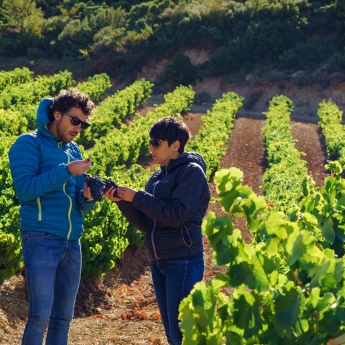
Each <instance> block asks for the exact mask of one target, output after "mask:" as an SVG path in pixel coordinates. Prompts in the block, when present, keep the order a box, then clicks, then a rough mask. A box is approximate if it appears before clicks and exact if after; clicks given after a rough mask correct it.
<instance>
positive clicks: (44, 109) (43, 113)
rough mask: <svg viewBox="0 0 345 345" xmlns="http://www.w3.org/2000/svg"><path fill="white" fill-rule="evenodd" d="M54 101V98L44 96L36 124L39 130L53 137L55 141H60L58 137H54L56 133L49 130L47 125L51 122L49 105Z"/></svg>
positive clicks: (38, 110)
mask: <svg viewBox="0 0 345 345" xmlns="http://www.w3.org/2000/svg"><path fill="white" fill-rule="evenodd" d="M52 103H53V99H52V98H44V99H43V100H42V101H41V102H40V104H39V106H38V109H37V119H36V124H37V128H38V130H39V131H40V132H41V133H42V134H43V135H44V136H45V137H48V138H53V139H54V140H55V141H58V139H57V138H55V137H54V135H53V134H52V133H51V132H50V131H49V130H48V128H47V125H48V123H49V122H50V121H49V116H48V113H49V107H50V105H51V104H52Z"/></svg>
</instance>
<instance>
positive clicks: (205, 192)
mask: <svg viewBox="0 0 345 345" xmlns="http://www.w3.org/2000/svg"><path fill="white" fill-rule="evenodd" d="M176 182H177V183H176V187H175V189H174V190H173V192H172V195H171V199H170V200H162V199H161V198H158V197H155V196H154V195H152V194H149V193H147V192H144V191H138V192H137V193H136V195H135V197H134V200H133V205H134V206H135V207H136V208H137V209H138V210H140V211H142V212H143V213H144V214H146V215H147V216H148V217H150V218H154V219H156V220H157V221H158V222H160V223H161V224H162V225H164V226H169V227H178V226H181V225H183V224H184V223H186V222H187V221H190V220H192V219H195V220H200V221H201V218H202V216H203V214H200V216H199V217H198V214H199V213H200V209H202V205H201V204H202V203H206V204H207V203H208V201H209V186H208V183H207V179H206V176H205V173H204V172H203V170H202V168H201V167H200V166H199V165H198V164H194V163H191V164H189V165H188V166H187V167H186V168H185V169H183V170H182V171H181V173H180V174H179V178H178V180H177V181H176ZM206 207H207V206H206Z"/></svg>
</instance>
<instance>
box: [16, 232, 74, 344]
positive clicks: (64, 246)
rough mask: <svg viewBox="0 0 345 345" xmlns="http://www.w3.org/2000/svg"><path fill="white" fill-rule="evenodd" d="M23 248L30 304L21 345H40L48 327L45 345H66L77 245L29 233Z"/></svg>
mask: <svg viewBox="0 0 345 345" xmlns="http://www.w3.org/2000/svg"><path fill="white" fill-rule="evenodd" d="M22 247H23V258H24V266H25V274H26V280H27V286H28V294H29V302H30V307H29V317H28V321H27V323H26V326H25V330H24V334H23V338H22V345H41V344H42V342H43V336H44V332H45V329H46V328H47V327H48V333H47V339H46V344H49V345H65V344H67V343H68V333H69V329H70V324H71V321H72V318H73V314H74V304H75V299H76V295H77V292H78V288H79V282H80V273H81V249H80V242H79V240H75V241H68V240H65V239H63V238H60V237H57V236H54V235H51V234H49V233H46V232H39V231H29V232H23V233H22Z"/></svg>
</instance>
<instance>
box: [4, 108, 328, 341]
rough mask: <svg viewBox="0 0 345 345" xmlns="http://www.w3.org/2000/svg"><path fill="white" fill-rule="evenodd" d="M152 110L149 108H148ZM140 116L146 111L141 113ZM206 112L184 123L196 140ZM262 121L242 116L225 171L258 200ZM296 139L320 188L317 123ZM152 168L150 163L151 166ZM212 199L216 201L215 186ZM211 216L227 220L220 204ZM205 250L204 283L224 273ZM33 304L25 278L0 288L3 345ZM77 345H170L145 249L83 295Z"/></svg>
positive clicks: (300, 129)
mask: <svg viewBox="0 0 345 345" xmlns="http://www.w3.org/2000/svg"><path fill="white" fill-rule="evenodd" d="M147 107H149V106H147ZM141 111H145V109H142V110H141ZM204 115H206V114H205V112H195V111H191V112H189V113H188V114H186V116H185V121H186V123H187V124H188V125H189V127H190V128H191V130H192V132H193V134H194V135H195V133H197V131H198V128H199V127H200V125H201V124H202V116H204ZM263 124H264V118H263V116H259V114H257V116H255V117H253V116H251V115H250V114H246V111H242V112H241V114H240V115H239V116H238V117H237V119H236V120H235V123H234V128H233V130H232V134H231V137H230V139H229V141H228V144H227V152H226V154H225V155H224V157H223V159H222V162H221V166H222V167H223V168H228V167H231V166H235V167H238V168H240V169H241V170H242V171H243V172H244V179H245V183H246V184H248V185H249V186H250V187H251V188H252V189H253V190H254V191H255V192H256V193H257V194H262V190H261V188H260V186H261V183H262V174H263V172H264V169H265V164H266V163H265V151H264V146H263V142H262V140H261V128H262V126H263ZM292 132H293V137H294V138H296V139H298V143H297V145H298V149H299V150H302V151H304V152H305V153H306V154H307V155H306V156H305V159H306V160H307V162H308V168H309V170H310V172H311V173H312V174H313V177H314V179H315V181H316V183H317V184H318V185H321V184H322V182H323V179H324V177H325V176H327V172H326V171H325V169H324V163H325V160H326V158H325V152H324V147H323V142H322V137H321V135H320V131H319V128H318V126H317V125H316V124H315V123H309V121H307V122H303V121H300V120H293V121H292ZM146 164H150V162H148V163H146ZM211 190H212V195H213V196H216V192H215V188H214V185H213V184H211ZM209 210H212V211H214V212H216V214H218V215H220V214H222V211H221V209H220V207H219V205H218V204H217V203H212V204H211V205H210V208H209ZM238 227H239V228H240V229H242V233H243V237H244V238H245V239H246V241H250V234H249V233H248V231H247V230H246V228H245V226H244V224H243V222H242V221H241V220H238ZM205 245H206V271H205V281H208V280H209V279H211V278H212V277H213V276H214V275H215V274H216V273H217V272H219V271H222V270H224V268H222V267H217V266H215V265H214V264H212V261H211V255H212V251H211V250H210V248H209V246H208V242H207V239H205ZM27 309H28V303H27V300H26V295H25V284H24V280H23V277H22V276H16V277H13V278H12V279H10V280H9V281H6V282H5V283H4V284H2V285H1V287H0V345H5V344H6V345H12V344H13V345H14V344H18V343H19V342H20V337H21V333H22V330H23V327H24V323H25V318H26V313H27ZM70 344H72V345H107V344H108V345H110V344H130V345H167V343H166V341H165V337H164V331H163V328H162V325H161V323H160V317H159V313H158V310H157V305H156V303H155V297H154V293H153V289H152V282H151V277H150V272H149V269H148V263H147V259H146V255H145V253H144V252H143V250H142V249H138V248H137V249H135V248H128V249H127V250H126V252H125V253H124V255H123V258H122V259H121V260H120V261H118V262H117V264H116V267H115V268H114V269H113V270H111V271H109V272H108V273H107V274H106V276H105V278H104V279H103V280H102V281H98V282H95V283H94V284H91V285H89V286H86V285H82V286H81V287H80V290H79V294H78V299H77V306H76V317H75V319H74V321H73V323H72V328H71V333H70Z"/></svg>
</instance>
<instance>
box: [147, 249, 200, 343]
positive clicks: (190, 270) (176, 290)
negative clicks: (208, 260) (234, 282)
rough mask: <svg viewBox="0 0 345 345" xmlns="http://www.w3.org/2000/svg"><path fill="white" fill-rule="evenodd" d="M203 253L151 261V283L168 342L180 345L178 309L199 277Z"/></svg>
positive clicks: (180, 334)
mask: <svg viewBox="0 0 345 345" xmlns="http://www.w3.org/2000/svg"><path fill="white" fill-rule="evenodd" d="M204 269H205V263H204V256H203V254H200V255H197V256H192V257H189V258H179V259H169V260H158V261H151V272H152V280H153V286H154V289H155V293H156V297H157V302H158V307H159V311H160V314H161V317H162V321H163V325H164V329H165V334H166V337H167V339H168V342H169V344H172V345H181V343H182V333H181V331H180V329H179V326H178V324H179V320H178V308H179V305H180V302H181V301H182V299H183V298H185V297H186V296H188V294H189V293H190V291H191V290H192V288H193V286H194V284H195V283H196V282H198V281H200V280H202V278H203V274H204Z"/></svg>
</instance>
